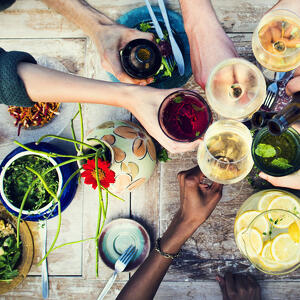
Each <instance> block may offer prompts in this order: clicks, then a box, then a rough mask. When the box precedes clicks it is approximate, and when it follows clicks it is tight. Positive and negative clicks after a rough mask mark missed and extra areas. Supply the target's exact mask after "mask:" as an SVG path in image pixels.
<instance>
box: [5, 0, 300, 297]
mask: <svg viewBox="0 0 300 300" xmlns="http://www.w3.org/2000/svg"><path fill="white" fill-rule="evenodd" d="M88 2H89V3H90V4H91V5H93V6H94V7H96V8H98V9H99V10H101V11H103V12H104V13H105V14H107V15H108V16H110V17H111V18H113V19H117V18H118V17H119V16H121V15H122V14H123V13H125V12H127V11H129V10H131V9H133V8H136V7H139V6H143V5H144V1H143V0H119V1H111V0H102V1H97V0H89V1H88ZM212 2H213V5H214V7H215V9H216V12H217V15H218V17H219V19H220V21H221V23H222V25H223V27H224V28H225V30H226V32H227V33H228V34H229V36H230V37H231V38H232V39H233V41H234V43H235V45H236V47H237V50H238V52H239V54H240V55H241V56H242V57H245V58H247V59H250V60H253V54H252V51H251V34H252V32H253V30H254V28H255V26H256V24H257V22H258V20H259V19H260V18H261V17H262V15H263V13H264V12H265V11H266V10H267V9H269V8H270V7H271V6H272V5H273V4H274V3H275V2H276V1H275V0H265V1H260V0H240V1H238V0H228V1H222V0H213V1H212ZM152 3H153V4H154V3H156V1H152ZM167 3H168V6H169V8H171V9H173V10H175V11H180V7H179V3H178V0H169V1H167ZM0 46H1V47H3V48H4V49H6V50H23V51H27V52H30V53H31V54H32V55H34V56H35V57H38V56H41V55H47V56H49V57H54V58H56V59H58V60H59V61H60V62H61V63H63V64H64V65H65V67H66V68H67V69H68V70H69V72H72V73H75V74H78V75H82V76H87V77H90V78H97V79H107V80H108V77H107V75H106V73H105V72H104V71H103V69H102V68H101V64H100V59H99V57H98V53H97V51H96V49H95V47H94V45H93V44H92V42H91V41H90V39H89V38H87V37H86V36H85V35H84V34H83V33H82V31H81V30H79V29H78V28H76V27H75V26H74V25H72V24H70V23H69V22H68V21H67V20H66V19H64V18H63V17H62V16H60V15H58V14H56V13H55V12H54V11H52V10H50V9H48V8H47V7H46V6H45V5H44V4H43V3H42V2H41V1H38V0H26V1H21V0H17V1H16V3H15V4H14V5H13V6H12V7H11V8H9V9H8V10H6V11H4V12H1V13H0ZM185 88H192V89H196V90H198V91H200V92H202V93H203V91H201V90H200V88H199V87H198V86H197V85H196V84H195V82H194V80H193V78H192V79H191V80H190V81H189V82H188V83H187V84H186V86H185ZM113 119H132V116H131V115H130V113H129V112H128V111H126V110H124V109H120V108H112V107H106V106H105V107H104V106H103V105H84V120H85V130H86V131H88V130H90V129H91V128H93V127H95V126H96V125H98V124H100V123H101V122H103V121H107V120H113ZM64 135H67V136H70V131H69V130H66V131H65V132H64ZM13 148H14V146H13V145H9V146H8V145H6V146H5V147H3V146H2V147H1V145H0V150H1V151H0V160H1V159H3V158H4V156H5V155H6V154H7V153H8V151H10V150H11V149H13ZM171 158H172V161H170V162H168V163H165V164H158V165H157V168H156V170H155V173H154V175H153V176H152V177H151V179H150V180H149V181H148V182H147V183H146V184H145V185H144V186H143V187H141V188H140V189H138V190H136V191H134V192H133V193H131V194H128V195H127V196H126V198H127V199H126V200H127V201H126V202H125V203H120V202H119V201H118V200H116V199H111V200H110V203H109V215H108V220H107V221H109V220H113V219H115V218H118V217H128V218H132V219H135V220H137V221H139V222H141V223H142V224H143V225H144V226H145V227H146V228H147V229H148V231H149V233H150V234H151V236H152V239H153V240H154V239H155V238H156V237H157V236H159V235H160V234H162V233H163V232H164V230H165V229H166V227H167V225H168V223H169V222H170V219H171V218H172V215H173V214H174V212H175V211H176V209H177V207H178V185H177V183H176V174H177V172H178V171H180V170H184V169H187V168H190V167H192V166H194V165H195V164H196V153H195V152H191V153H184V154H178V155H171ZM150 191H151V192H150ZM252 193H253V189H252V188H251V187H250V185H249V184H248V182H247V181H246V180H244V181H242V182H239V183H237V184H234V185H230V186H226V187H225V188H224V193H223V198H222V200H221V202H220V204H219V205H218V207H217V208H216V210H215V211H214V212H213V214H212V216H211V217H210V218H209V220H208V221H207V222H206V223H205V224H204V225H202V226H201V227H200V228H199V229H198V231H197V232H196V233H195V234H194V236H193V237H192V238H190V239H189V241H188V242H187V243H186V245H185V246H184V248H183V255H181V257H180V258H179V259H178V260H176V261H175V262H174V264H173V265H172V267H171V268H170V270H169V272H168V274H167V276H166V277H165V280H164V282H163V283H162V285H161V287H160V288H159V290H158V293H157V296H156V299H221V293H220V290H219V287H218V284H217V283H216V281H215V279H214V278H215V275H216V273H222V272H224V271H225V270H235V271H239V272H250V273H252V274H253V275H254V276H255V277H256V278H257V279H258V280H259V282H260V284H261V287H262V293H263V299H283V298H284V299H293V300H294V299H300V292H299V290H300V271H299V270H298V271H295V272H293V273H292V274H290V275H287V276H279V277H272V276H265V275H263V274H262V273H260V272H258V271H256V270H255V269H254V268H253V267H251V266H250V265H249V263H248V262H247V261H246V260H245V259H243V258H242V256H241V254H240V252H239V251H238V249H237V247H236V245H235V242H234V237H233V222H234V218H235V214H236V212H237V210H238V208H239V207H240V205H241V204H242V202H243V201H244V200H245V199H246V198H247V197H248V196H249V195H251V194H252ZM96 199H97V198H96V194H95V193H94V191H92V189H91V188H90V187H85V186H82V185H81V186H80V187H79V188H78V191H77V194H76V197H75V198H74V200H73V202H72V203H71V205H70V206H69V207H68V209H67V210H66V211H65V212H64V213H63V224H62V230H61V234H60V236H59V240H58V242H57V243H58V244H61V243H64V242H67V241H73V240H80V239H82V238H87V237H90V236H93V235H94V231H95V226H96V225H95V224H96V219H97V216H96V211H97V209H96V207H97V200H96ZM56 222H57V220H56V219H54V220H50V221H49V222H48V228H49V231H48V232H49V234H48V243H49V242H51V241H52V239H53V236H54V232H55V228H56ZM30 226H31V229H32V231H33V235H34V242H35V257H34V264H33V266H32V268H31V271H30V273H29V276H28V277H27V278H26V280H25V281H24V282H23V283H22V284H21V285H20V286H19V287H18V288H17V289H16V290H14V291H12V292H10V293H8V294H6V295H3V296H1V299H41V298H42V294H41V276H40V274H41V269H40V268H39V267H37V266H36V263H37V262H38V261H39V259H40V258H41V242H40V233H39V228H38V226H37V224H36V223H32V224H30ZM94 250H95V248H94V243H93V242H85V243H84V244H77V245H72V246H67V247H64V248H61V249H58V250H57V251H56V252H55V253H53V254H52V255H50V256H49V259H48V262H49V273H50V294H49V297H50V299H82V298H84V299H96V296H97V295H98V294H99V292H100V290H101V288H103V286H104V285H105V283H106V280H107V279H108V278H109V276H110V275H111V270H109V269H108V268H107V267H105V266H104V264H103V263H100V277H99V278H98V279H96V278H95V270H94V269H95V268H94V261H95V251H94ZM130 275H131V274H129V273H123V274H121V275H120V276H119V278H118V281H117V282H116V284H115V285H114V286H113V288H112V289H111V291H110V293H109V295H108V296H107V299H114V298H115V297H116V295H117V294H118V293H119V291H120V289H121V288H122V286H123V285H124V284H125V283H126V281H127V280H128V278H129V277H130Z"/></svg>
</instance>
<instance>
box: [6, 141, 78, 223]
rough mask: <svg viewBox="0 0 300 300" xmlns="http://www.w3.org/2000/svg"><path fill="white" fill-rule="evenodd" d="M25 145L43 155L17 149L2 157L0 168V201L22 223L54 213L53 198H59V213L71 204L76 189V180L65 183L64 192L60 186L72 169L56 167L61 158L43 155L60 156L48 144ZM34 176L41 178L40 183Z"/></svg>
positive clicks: (50, 215)
mask: <svg viewBox="0 0 300 300" xmlns="http://www.w3.org/2000/svg"><path fill="white" fill-rule="evenodd" d="M26 146H27V147H28V148H30V149H34V150H39V151H40V152H43V153H37V152H31V151H27V150H26V149H24V148H21V147H18V148H16V149H15V150H14V151H12V152H11V153H9V154H8V155H7V156H6V158H5V159H4V160H3V162H2V163H1V165H0V200H1V202H2V203H3V205H4V206H5V208H6V209H7V210H8V211H9V212H10V213H12V214H14V215H15V216H18V215H19V214H21V219H23V220H27V221H43V220H45V219H48V218H52V217H55V216H56V215H57V214H58V202H57V201H56V199H55V198H54V195H56V196H57V198H59V199H60V204H61V211H63V210H64V209H65V208H66V207H67V206H68V205H69V204H70V202H71V201H72V199H73V197H74V195H75V192H76V189H77V184H78V183H77V177H74V178H73V179H72V180H71V181H70V180H69V183H68V185H67V186H66V187H65V188H64V189H63V188H62V187H63V186H64V185H65V183H66V182H67V181H68V179H69V177H70V175H71V174H72V173H73V171H74V168H76V166H75V165H70V164H66V165H62V166H58V164H61V163H63V162H64V161H65V159H64V158H61V157H49V156H47V155H46V154H45V153H46V152H56V153H61V151H60V150H58V149H57V147H54V146H53V145H51V144H48V143H40V144H39V145H38V146H37V145H35V144H34V143H30V144H27V145H26ZM37 174H40V175H42V177H43V179H44V182H42V181H41V180H40V179H39V178H38V176H37ZM44 183H46V185H47V187H46V186H45V184H44ZM49 191H50V192H51V193H49ZM51 194H52V195H51ZM25 195H26V197H25ZM24 198H25V199H24Z"/></svg>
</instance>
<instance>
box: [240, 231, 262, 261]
mask: <svg viewBox="0 0 300 300" xmlns="http://www.w3.org/2000/svg"><path fill="white" fill-rule="evenodd" d="M249 230H250V232H249ZM236 243H237V246H238V248H239V249H240V251H241V252H242V254H244V255H245V256H249V257H250V258H251V257H257V256H258V254H259V253H260V252H261V250H262V248H263V239H262V236H261V233H260V232H258V231H257V230H256V229H248V230H247V229H244V230H242V231H241V232H239V233H238V235H237V237H236ZM246 249H247V250H246Z"/></svg>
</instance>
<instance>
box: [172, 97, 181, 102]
mask: <svg viewBox="0 0 300 300" xmlns="http://www.w3.org/2000/svg"><path fill="white" fill-rule="evenodd" d="M182 100H183V98H182V96H177V97H175V98H174V99H173V101H174V102H175V103H181V102H182Z"/></svg>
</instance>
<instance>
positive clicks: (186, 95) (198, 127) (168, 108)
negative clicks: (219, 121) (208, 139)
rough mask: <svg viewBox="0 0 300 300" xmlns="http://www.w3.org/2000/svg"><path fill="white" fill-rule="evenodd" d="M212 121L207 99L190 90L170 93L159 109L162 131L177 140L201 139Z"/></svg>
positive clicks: (190, 140)
mask: <svg viewBox="0 0 300 300" xmlns="http://www.w3.org/2000/svg"><path fill="white" fill-rule="evenodd" d="M211 121H212V115H211V111H210V109H209V106H208V105H207V103H206V102H205V100H204V99H203V98H202V97H201V96H200V95H199V94H197V93H196V92H193V91H189V90H180V91H176V92H174V93H172V94H170V95H168V96H167V97H166V98H165V99H164V101H163V102H162V104H161V105H160V108H159V111H158V122H159V125H160V127H161V129H162V131H163V132H164V133H165V134H166V135H167V136H168V137H169V138H171V139H173V140H175V141H177V142H192V141H194V140H196V139H199V138H200V137H201V136H202V135H203V133H204V132H205V131H206V129H207V128H208V126H209V124H210V123H211Z"/></svg>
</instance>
